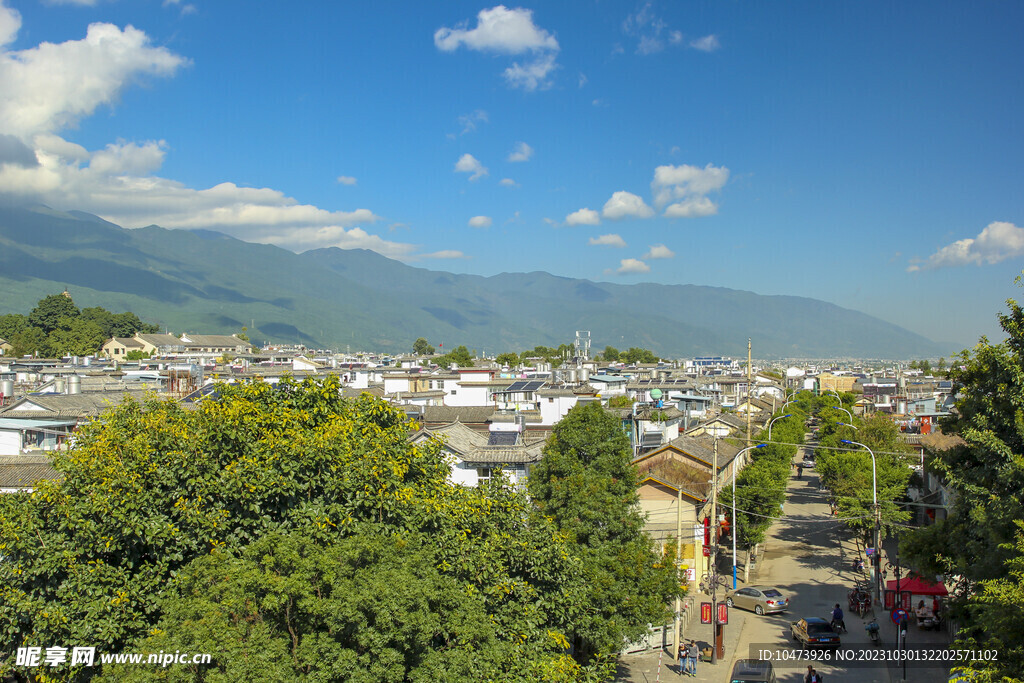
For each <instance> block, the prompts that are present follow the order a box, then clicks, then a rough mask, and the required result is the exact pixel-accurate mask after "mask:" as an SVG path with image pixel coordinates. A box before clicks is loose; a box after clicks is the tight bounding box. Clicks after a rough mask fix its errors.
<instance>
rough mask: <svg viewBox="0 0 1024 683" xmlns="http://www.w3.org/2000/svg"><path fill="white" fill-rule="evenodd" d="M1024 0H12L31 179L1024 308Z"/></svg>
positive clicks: (861, 292) (1, 23) (4, 50)
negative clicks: (500, 1) (530, 0)
mask: <svg viewBox="0 0 1024 683" xmlns="http://www.w3.org/2000/svg"><path fill="white" fill-rule="evenodd" d="M1022 19H1024V6H1022V5H1021V4H1020V3H981V4H976V3H971V4H970V5H968V4H966V3H943V2H919V3H914V2H906V3H884V4H882V3H873V2H867V3H811V2H807V3H767V2H759V3H738V2H728V1H715V2H691V3H680V2H650V3H644V2H641V3H636V2H604V1H601V2H585V1H580V2H569V1H567V2H558V3H538V4H536V5H517V4H510V5H507V6H503V5H492V4H479V3H476V4H471V3H465V2H445V3H425V2H389V3H335V2H321V3H315V4H314V3H299V4H295V3H273V2H261V3H251V2H236V1H230V0H220V1H218V2H205V1H204V0H194V1H193V2H191V3H190V2H188V0H177V1H174V0H164V1H163V2H161V1H160V0H152V1H148V0H77V1H69V0H67V1H64V2H58V1H56V0H51V1H50V2H44V3H38V2H29V1H19V0H0V192H2V193H4V194H6V195H7V196H9V197H16V198H27V199H31V200H34V201H43V202H45V203H47V204H49V205H51V206H54V207H56V208H60V209H65V210H69V209H80V210H84V211H90V212H92V213H96V214H98V215H101V216H103V217H104V218H107V219H109V220H111V221H114V222H115V223H118V224H119V225H123V226H124V227H129V228H131V227H142V226H145V225H149V224H152V223H156V224H159V225H163V226H165V227H174V228H208V229H214V230H220V231H222V232H225V233H228V234H231V235H234V236H236V237H239V238H241V239H245V240H250V241H257V242H265V243H272V244H278V245H280V246H282V247H286V248H289V249H292V250H295V251H304V250H306V249H311V248H317V247H325V246H341V247H366V248H371V249H374V250H376V251H379V252H381V253H383V254H385V255H387V256H391V257H394V258H399V259H401V260H403V261H405V262H408V263H412V264H415V265H419V266H423V267H428V268H434V269H442V270H450V271H455V272H468V273H478V274H482V275H490V274H495V273H499V272H503V271H533V270H544V271H548V272H551V273H555V274H558V275H565V276H570V277H582V278H589V279H593V280H606V281H613V282H621V283H633V282H661V283H667V284H672V283H690V284H699V285H712V286H720V287H730V288H736V289H747V290H752V291H755V292H758V293H760V294H789V295H798V296H809V297H813V298H817V299H823V300H825V301H830V302H833V303H836V304H838V305H841V306H845V307H849V308H853V309H857V310H861V311H864V312H867V313H870V314H872V315H876V316H879V317H881V318H883V319H885V320H889V321H891V322H894V323H897V324H900V325H902V326H904V327H907V328H908V329H911V330H914V331H916V332H919V333H921V334H924V335H925V336H928V337H930V338H932V339H936V340H943V341H953V342H956V343H958V344H962V345H969V344H973V343H974V342H975V341H977V339H978V337H979V336H980V335H982V334H986V335H989V336H990V337H993V338H998V337H1000V334H999V329H998V325H997V322H996V314H997V313H999V312H1001V311H1002V310H1003V309H1004V305H1003V301H1004V300H1005V299H1006V298H1008V297H1018V298H1019V297H1020V296H1021V290H1020V289H1019V288H1018V287H1016V286H1015V285H1014V277H1015V276H1016V275H1018V274H1020V273H1021V268H1022V264H1024V228H1022V227H1021V226H1024V192H1022V190H1024V183H1022V180H1024V172H1022V170H1021V159H1024V130H1022V124H1021V111H1022V105H1024V98H1022V90H1024V84H1022V79H1021V78H1020V75H1019V72H1020V67H1021V65H1022V64H1024V41H1021V40H1020V33H1021V28H1022V25H1024V22H1022Z"/></svg>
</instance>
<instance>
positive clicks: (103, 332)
mask: <svg viewBox="0 0 1024 683" xmlns="http://www.w3.org/2000/svg"><path fill="white" fill-rule="evenodd" d="M156 331H158V328H157V327H156V326H155V325H147V324H145V323H143V322H142V321H141V320H139V317H138V316H137V315H135V314H134V313H131V312H125V313H111V312H110V311H108V310H106V309H104V308H102V307H100V306H94V307H91V308H84V309H82V310H81V311H80V310H78V307H77V306H75V303H74V302H73V301H72V300H71V297H70V296H66V295H65V294H51V295H49V296H47V297H45V298H44V299H41V300H40V301H39V303H38V304H37V305H36V307H35V308H34V309H32V311H31V312H30V313H29V314H28V315H27V316H26V315H22V314H20V313H10V314H7V315H3V316H0V337H3V338H4V339H6V340H7V341H9V342H10V343H11V345H12V346H13V347H14V350H13V351H12V353H11V355H13V356H22V355H27V354H41V355H44V356H60V355H63V354H70V355H74V356H87V355H90V354H94V353H96V352H98V351H99V350H100V348H101V347H102V346H103V342H105V341H106V340H108V339H110V338H111V337H131V336H132V335H134V334H135V333H136V332H143V333H145V332H156Z"/></svg>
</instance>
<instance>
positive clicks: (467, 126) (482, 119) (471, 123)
mask: <svg viewBox="0 0 1024 683" xmlns="http://www.w3.org/2000/svg"><path fill="white" fill-rule="evenodd" d="M487 120H488V119H487V112H485V111H484V110H483V109H477V110H475V111H473V112H471V113H469V114H463V115H462V116H460V117H459V125H460V126H462V135H465V134H466V133H472V132H473V131H475V130H476V124H478V123H487Z"/></svg>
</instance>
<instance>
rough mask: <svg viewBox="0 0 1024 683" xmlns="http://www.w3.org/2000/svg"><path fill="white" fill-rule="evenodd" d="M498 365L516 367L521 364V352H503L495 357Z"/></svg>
mask: <svg viewBox="0 0 1024 683" xmlns="http://www.w3.org/2000/svg"><path fill="white" fill-rule="evenodd" d="M494 362H496V363H497V364H498V365H507V366H509V367H510V368H514V367H515V366H517V365H519V354H515V353H502V354H500V355H499V356H498V357H497V358H495V359H494Z"/></svg>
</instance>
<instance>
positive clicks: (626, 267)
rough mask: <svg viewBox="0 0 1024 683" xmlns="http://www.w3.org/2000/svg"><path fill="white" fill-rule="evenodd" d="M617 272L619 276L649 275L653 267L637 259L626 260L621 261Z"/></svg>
mask: <svg viewBox="0 0 1024 683" xmlns="http://www.w3.org/2000/svg"><path fill="white" fill-rule="evenodd" d="M615 272H616V273H618V274H619V275H629V274H630V273H649V272H651V267H650V266H649V265H647V264H646V263H644V262H643V261H641V260H640V259H635V258H624V259H622V260H621V261H619V267H618V268H616V269H615Z"/></svg>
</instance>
